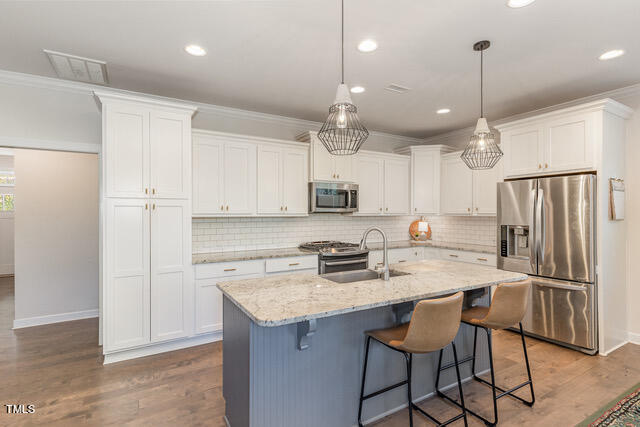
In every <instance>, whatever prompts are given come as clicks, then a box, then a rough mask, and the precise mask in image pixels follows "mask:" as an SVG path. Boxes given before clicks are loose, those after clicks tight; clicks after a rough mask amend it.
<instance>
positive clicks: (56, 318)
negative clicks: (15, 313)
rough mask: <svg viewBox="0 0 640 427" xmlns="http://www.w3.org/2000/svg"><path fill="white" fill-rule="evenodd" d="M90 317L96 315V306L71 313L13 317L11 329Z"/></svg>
mask: <svg viewBox="0 0 640 427" xmlns="http://www.w3.org/2000/svg"><path fill="white" fill-rule="evenodd" d="M92 317H98V309H97V308H96V309H93V310H83V311H73V312H71V313H60V314H49V315H46V316H38V317H26V318H24V319H15V320H14V321H13V329H20V328H29V327H31V326H40V325H48V324H50V323H59V322H69V321H71V320H80V319H90V318H92Z"/></svg>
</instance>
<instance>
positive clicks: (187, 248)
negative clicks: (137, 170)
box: [151, 199, 193, 342]
mask: <svg viewBox="0 0 640 427" xmlns="http://www.w3.org/2000/svg"><path fill="white" fill-rule="evenodd" d="M190 218H191V210H190V207H189V202H188V201H186V200H166V199H164V200H152V201H151V341H152V342H158V341H165V340H169V339H174V338H182V337H186V336H189V335H191V333H192V331H193V320H192V319H193V316H192V313H193V278H192V267H191V251H192V250H191V243H190V242H191V223H190Z"/></svg>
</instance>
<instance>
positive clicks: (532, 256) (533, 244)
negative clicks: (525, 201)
mask: <svg viewBox="0 0 640 427" xmlns="http://www.w3.org/2000/svg"><path fill="white" fill-rule="evenodd" d="M536 194H537V193H536V190H535V189H533V190H531V195H530V197H531V199H530V202H531V206H532V207H533V208H532V209H530V210H529V224H531V226H532V227H531V228H532V229H531V230H529V231H530V236H531V237H533V240H530V241H529V263H530V265H531V272H532V273H533V274H536V273H538V267H537V265H536V264H537V259H536V254H537V253H538V237H537V236H538V230H537V227H536V224H535V223H534V218H536V212H535V210H536ZM532 217H533V218H532Z"/></svg>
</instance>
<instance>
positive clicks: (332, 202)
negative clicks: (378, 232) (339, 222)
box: [309, 182, 358, 213]
mask: <svg viewBox="0 0 640 427" xmlns="http://www.w3.org/2000/svg"><path fill="white" fill-rule="evenodd" d="M309 212H311V213H314V212H317V213H320V212H337V213H348V212H358V184H345V183H339V182H310V183H309Z"/></svg>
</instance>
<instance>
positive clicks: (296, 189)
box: [282, 147, 309, 215]
mask: <svg viewBox="0 0 640 427" xmlns="http://www.w3.org/2000/svg"><path fill="white" fill-rule="evenodd" d="M282 152H283V154H282V204H283V205H284V211H285V214H288V215H308V213H309V186H308V184H307V177H308V176H309V150H308V149H307V147H303V148H285V149H283V150H282Z"/></svg>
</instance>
